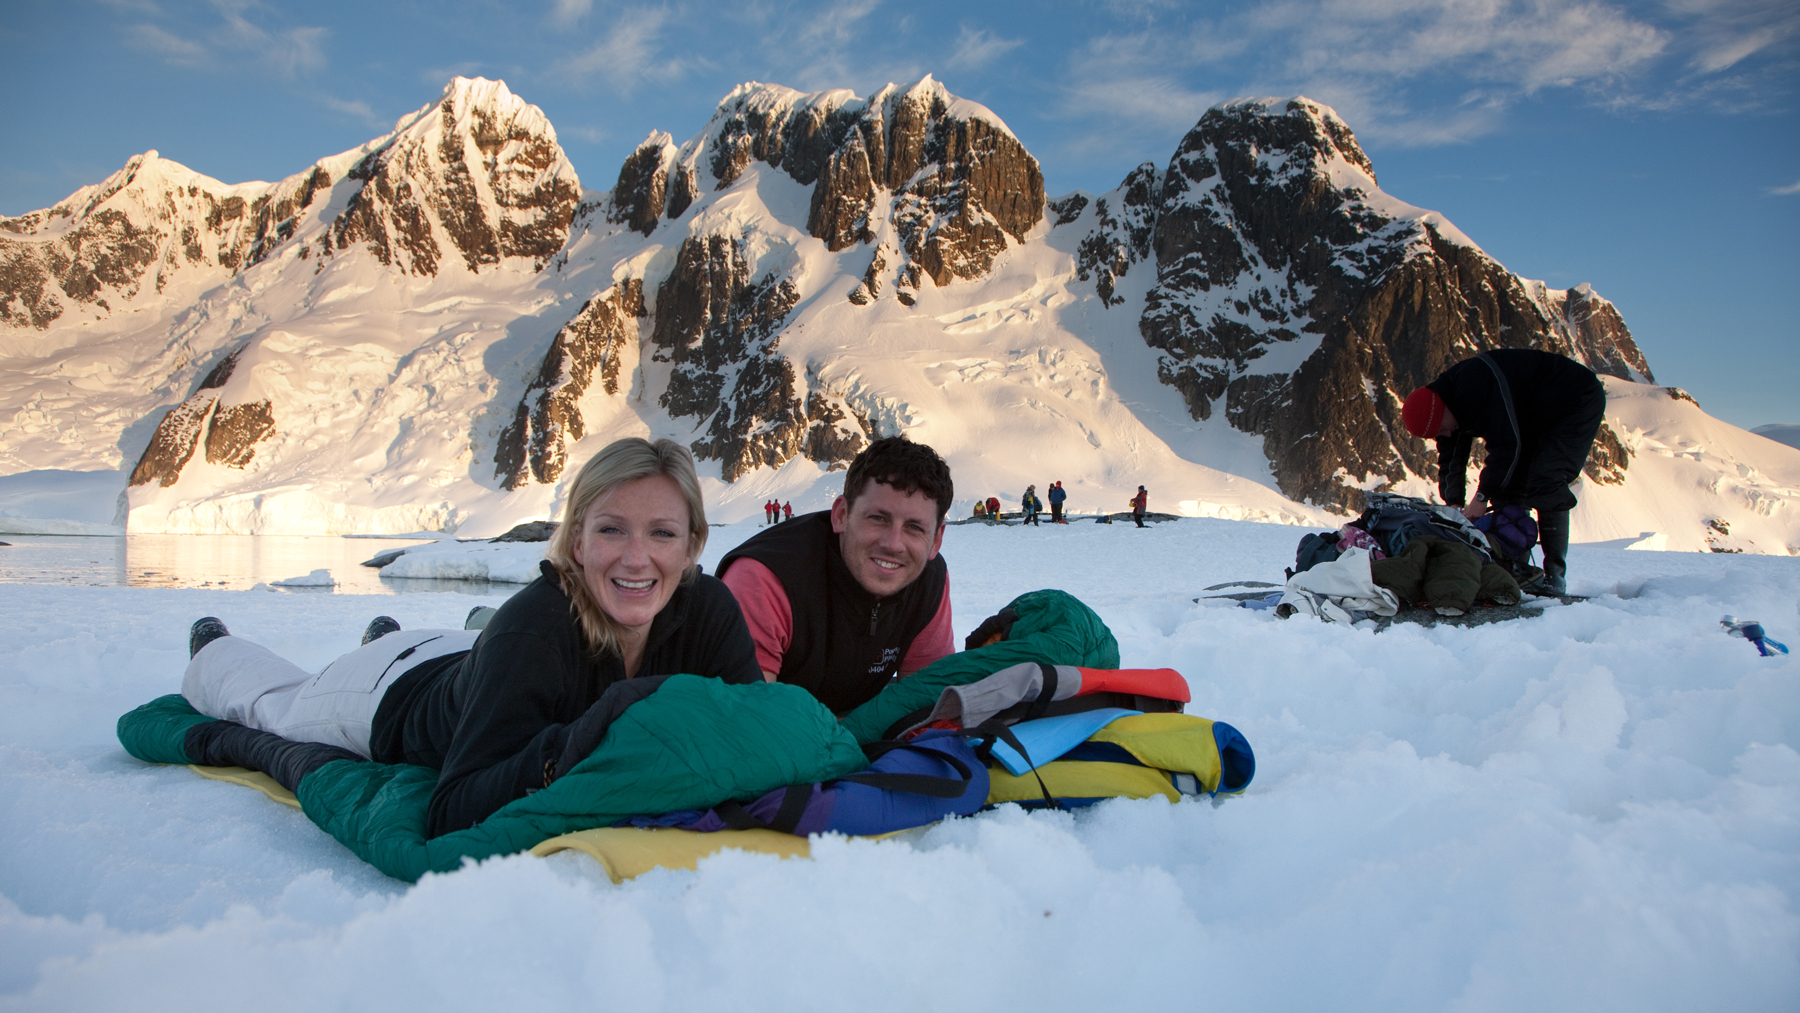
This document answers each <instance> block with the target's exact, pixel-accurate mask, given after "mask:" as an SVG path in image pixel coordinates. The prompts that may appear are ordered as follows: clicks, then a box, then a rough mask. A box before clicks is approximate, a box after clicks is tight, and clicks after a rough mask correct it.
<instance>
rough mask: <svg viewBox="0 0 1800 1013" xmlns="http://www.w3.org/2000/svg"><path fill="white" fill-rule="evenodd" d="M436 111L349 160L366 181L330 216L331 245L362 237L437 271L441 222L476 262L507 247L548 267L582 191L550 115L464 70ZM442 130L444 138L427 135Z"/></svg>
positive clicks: (398, 261) (469, 263)
mask: <svg viewBox="0 0 1800 1013" xmlns="http://www.w3.org/2000/svg"><path fill="white" fill-rule="evenodd" d="M431 118H435V120H434V121H432V122H424V121H422V122H421V124H419V125H415V127H413V128H409V129H408V130H407V131H405V132H402V133H401V134H398V135H396V136H395V138H394V139H393V140H392V141H391V142H389V143H388V144H387V145H386V146H385V147H383V148H381V149H380V150H377V151H374V152H371V153H370V154H369V155H368V156H367V157H365V158H364V159H363V160H362V161H360V162H358V163H357V164H356V166H355V167H354V168H352V169H351V170H350V173H349V178H350V179H352V180H358V181H362V186H361V187H360V188H359V189H358V190H357V191H356V194H355V196H353V197H352V198H351V199H350V202H349V206H348V207H347V208H345V210H344V212H343V213H342V214H341V215H339V216H338V218H337V219H336V220H335V221H334V222H333V223H332V245H334V246H335V248H336V249H338V250H346V249H349V248H350V247H351V246H352V245H353V244H360V245H362V246H363V247H365V248H366V249H367V250H368V251H369V252H370V253H371V254H372V255H373V256H374V257H375V258H376V259H377V260H379V261H380V262H381V263H382V264H383V265H384V266H391V267H394V268H397V269H399V270H401V271H405V272H407V273H410V274H415V275H435V274H437V272H438V270H439V265H440V263H441V261H442V259H443V257H444V256H445V253H444V251H443V250H442V249H441V248H440V247H439V245H438V241H437V238H436V235H435V233H434V229H433V225H434V223H435V225H436V227H437V229H441V230H442V231H443V233H444V234H445V235H446V236H447V237H448V238H449V240H450V242H451V244H452V246H453V247H454V248H455V252H456V253H458V254H460V255H461V257H462V261H463V263H464V265H465V266H466V267H467V268H468V269H469V270H470V271H478V270H480V269H481V268H482V267H484V266H487V265H490V264H495V263H498V262H499V261H500V260H502V259H505V258H509V257H523V258H529V259H531V260H532V261H533V262H534V266H535V267H536V268H537V269H542V268H543V266H544V265H545V264H546V263H548V262H549V260H550V258H551V257H553V256H555V255H556V253H557V251H559V250H561V249H562V246H563V243H564V242H565V241H566V240H567V239H568V235H569V222H570V220H571V219H572V218H573V217H574V214H575V209H576V207H577V206H578V205H579V203H580V197H581V195H580V186H579V183H578V181H576V180H575V178H574V175H573V172H572V171H568V172H565V171H562V169H563V168H565V167H566V163H564V162H563V159H562V149H561V148H560V147H559V146H558V145H557V143H556V140H555V137H554V135H553V134H552V133H551V132H550V130H549V124H548V122H547V121H544V120H543V119H542V116H541V114H539V113H538V112H537V111H536V110H535V109H533V108H532V107H530V106H527V105H525V104H524V103H523V102H520V101H518V100H517V99H515V98H513V97H512V95H511V94H510V93H508V92H505V90H504V88H503V87H502V86H499V85H497V84H495V83H492V82H476V81H466V80H464V79H461V78H459V79H457V80H456V81H453V82H451V84H450V86H449V87H448V88H446V89H445V92H444V97H443V99H442V100H440V102H439V103H438V107H437V109H436V110H435V111H434V112H433V113H432V114H431V117H428V119H431ZM434 131H435V133H436V134H437V137H438V142H437V144H436V145H430V144H427V143H425V138H427V137H429V136H431V134H432V133H433V132H434ZM490 201H491V207H490ZM322 252H329V247H328V248H327V249H326V250H324V251H322Z"/></svg>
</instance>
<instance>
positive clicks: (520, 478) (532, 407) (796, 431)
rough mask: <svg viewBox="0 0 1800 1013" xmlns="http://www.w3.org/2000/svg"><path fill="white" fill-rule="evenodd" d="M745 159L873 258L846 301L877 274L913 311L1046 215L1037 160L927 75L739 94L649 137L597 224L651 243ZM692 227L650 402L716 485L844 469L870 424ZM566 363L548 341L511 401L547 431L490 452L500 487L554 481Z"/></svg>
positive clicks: (744, 272)
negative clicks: (704, 116)
mask: <svg viewBox="0 0 1800 1013" xmlns="http://www.w3.org/2000/svg"><path fill="white" fill-rule="evenodd" d="M756 163H761V164H763V165H766V166H768V167H769V168H771V169H775V170H779V171H781V172H782V173H783V174H785V175H786V176H787V177H788V178H790V179H792V180H793V181H794V182H795V183H798V184H801V185H803V186H808V187H811V188H812V196H811V200H810V204H809V210H808V213H807V219H806V222H805V229H806V232H807V234H808V235H810V236H812V237H813V238H815V239H819V240H822V241H823V242H824V244H825V249H826V250H828V251H830V252H834V253H835V252H840V251H844V250H847V249H851V248H853V247H858V246H864V247H872V248H873V249H872V252H871V255H870V261H869V266H868V269H867V270H866V271H865V272H864V277H863V284H862V285H861V286H859V287H858V288H856V289H854V290H852V291H851V293H850V294H849V298H850V299H851V300H852V301H858V300H860V302H861V303H862V304H865V305H866V304H867V303H868V302H869V301H870V300H871V299H872V298H874V296H875V294H877V293H879V292H880V291H881V289H882V286H883V283H884V281H885V280H887V279H893V281H894V285H895V286H896V289H895V290H896V294H897V298H899V299H900V301H901V302H903V303H906V304H909V305H910V304H911V303H912V302H913V301H914V299H915V294H916V293H917V291H918V289H919V286H920V285H922V284H924V283H925V281H926V279H929V280H930V282H931V284H932V285H934V286H945V285H950V284H952V283H954V282H956V281H958V280H969V279H976V278H981V277H983V276H984V275H986V274H987V272H988V271H989V269H990V268H991V267H992V265H993V262H994V258H995V257H997V256H998V255H999V254H1000V253H1002V252H1003V251H1005V250H1006V248H1007V245H1008V243H1009V242H1011V243H1012V244H1013V245H1015V246H1017V245H1018V244H1020V243H1023V242H1024V241H1025V237H1026V234H1027V233H1028V232H1030V231H1031V229H1032V228H1033V227H1034V226H1036V225H1037V224H1038V222H1039V221H1040V220H1041V219H1042V218H1043V214H1044V206H1045V205H1044V179H1043V173H1042V172H1041V171H1040V169H1039V167H1038V163H1037V160H1036V159H1034V158H1032V157H1031V155H1030V154H1029V153H1028V152H1026V150H1025V148H1024V146H1023V145H1021V144H1020V143H1019V141H1018V139H1017V138H1015V137H1014V136H1013V135H1012V133H1011V132H1010V131H1008V130H1007V129H1006V127H1005V126H1004V125H1003V124H1000V123H999V122H998V120H997V119H996V118H994V117H993V115H992V114H991V113H989V112H988V111H987V110H985V109H982V108H981V107H979V106H976V105H974V104H973V103H968V102H964V101H962V100H960V99H957V98H956V97H955V96H953V95H951V94H950V93H949V92H948V91H946V90H945V89H944V87H943V85H941V84H939V83H937V82H936V81H933V80H932V79H931V78H929V77H926V78H924V79H923V80H921V81H920V82H918V83H917V84H915V85H913V86H911V87H909V88H906V89H904V90H902V89H899V88H896V87H894V86H892V85H889V86H888V87H886V88H883V89H882V90H880V91H878V92H876V93H875V94H874V95H871V96H869V97H868V98H866V99H863V98H857V97H856V96H855V95H853V94H852V93H850V92H847V91H833V92H822V93H817V94H811V95H807V94H801V93H799V92H794V91H791V90H788V89H785V88H778V87H770V86H764V85H745V86H743V87H740V88H738V89H737V90H735V91H733V92H732V93H731V94H730V95H728V96H727V97H726V98H725V100H724V101H723V102H721V103H720V105H719V108H718V111H717V112H716V113H715V114H714V116H713V118H712V121H711V122H710V123H709V124H708V125H707V127H706V129H705V130H703V131H702V132H701V134H700V135H699V136H698V137H696V138H695V139H694V140H692V141H689V142H688V143H687V144H685V145H683V146H681V147H679V148H678V147H676V146H675V144H674V143H673V141H672V140H671V139H670V137H669V135H667V134H662V133H657V134H652V135H651V136H650V138H649V139H647V140H646V141H645V142H644V143H643V144H642V145H640V146H639V147H638V149H637V150H636V151H635V152H633V154H632V155H631V156H630V157H628V158H627V159H626V160H625V164H624V165H623V166H622V167H621V168H620V170H619V177H618V181H617V183H616V185H615V186H614V187H613V190H612V193H611V195H610V200H609V203H608V207H607V209H606V212H605V214H604V216H603V220H604V222H605V223H607V224H610V225H614V226H623V227H624V228H626V229H629V230H630V231H632V232H634V233H637V234H639V235H642V236H645V237H653V236H655V235H656V233H657V229H658V227H659V225H660V224H661V223H663V222H664V221H668V222H674V221H678V220H679V219H681V218H682V216H683V215H684V214H686V213H687V211H688V210H689V209H690V208H691V207H693V206H694V204H695V202H696V201H697V200H700V199H701V198H702V197H703V196H708V195H716V194H719V193H722V192H724V191H726V190H729V189H730V188H731V187H732V186H733V185H734V184H736V183H737V182H738V181H739V180H740V178H741V177H743V175H744V173H745V171H746V170H747V169H749V168H750V167H751V166H752V165H753V164H756ZM701 228H702V229H703V231H697V232H690V233H689V234H688V235H687V236H686V237H685V238H683V239H681V240H680V241H679V244H678V247H677V250H676V255H675V258H674V265H673V267H672V269H671V270H670V271H669V273H668V274H667V276H666V277H664V278H663V279H662V280H661V282H660V283H659V284H658V286H657V288H656V295H655V298H654V300H653V306H654V309H653V312H651V313H650V316H651V317H652V318H653V319H652V320H651V321H650V323H649V327H648V334H647V335H646V338H647V340H648V342H649V346H650V347H651V348H652V349H653V352H652V354H651V359H652V360H653V361H656V362H667V363H670V364H672V369H671V370H670V372H669V374H668V381H667V387H666V389H664V390H663V391H662V392H661V393H660V394H659V395H658V398H657V404H658V405H659V406H660V407H662V408H663V409H665V410H666V411H667V412H668V414H669V416H670V417H671V418H674V419H692V420H695V424H696V427H697V429H699V430H700V432H701V435H700V437H699V438H698V439H695V440H693V441H692V446H693V450H694V453H695V454H696V455H698V456H699V457H700V458H701V459H702V460H715V461H718V462H719V466H720V469H721V474H722V476H723V477H724V479H725V480H726V481H728V482H730V481H735V480H736V479H737V478H738V477H739V476H741V475H743V474H745V473H747V472H749V471H753V470H755V469H757V468H763V467H768V468H775V467H780V466H781V465H782V464H784V463H785V462H787V461H789V460H792V459H794V458H795V457H803V458H805V459H807V460H811V461H816V462H819V463H822V464H825V465H827V466H828V467H842V466H844V465H845V464H847V463H848V462H849V461H850V459H852V458H853V457H855V456H856V454H857V452H858V451H860V450H861V449H862V446H863V444H864V440H865V438H866V437H867V436H868V435H869V434H871V433H873V432H874V427H873V425H872V423H871V422H870V421H869V420H868V419H867V418H865V417H861V416H859V415H858V414H857V413H856V411H855V410H854V409H853V408H850V407H848V406H847V405H845V404H844V402H843V400H842V398H841V397H837V396H834V395H833V394H832V393H831V392H829V391H825V390H822V389H820V388H819V387H818V386H817V385H815V384H811V383H809V382H808V380H807V378H806V376H805V370H804V369H803V368H796V366H795V364H794V362H793V361H792V360H791V359H789V358H788V357H787V356H786V355H784V354H782V352H781V351H780V350H779V349H778V347H777V346H778V344H779V338H780V332H781V330H782V328H783V325H784V324H785V322H786V321H787V318H788V316H789V314H790V313H791V312H792V311H793V309H794V307H795V305H796V304H797V303H798V302H799V299H800V296H799V292H798V289H797V288H796V286H795V284H794V281H793V280H792V279H787V278H782V277H778V276H776V275H775V274H768V275H765V276H762V277H754V278H753V277H752V276H751V266H752V265H751V263H750V261H749V260H748V259H747V258H746V257H745V253H744V250H745V245H746V241H747V237H746V235H745V230H744V229H743V228H742V227H741V225H739V224H737V223H730V224H727V225H726V226H725V227H724V228H722V229H721V228H706V227H701ZM755 231H759V230H755ZM883 237H891V239H892V243H891V244H889V243H884V242H882V238H883ZM587 312H589V310H587V309H584V310H583V313H584V314H585V313H587ZM640 315H641V314H640ZM580 320H581V318H580V317H578V318H577V321H575V322H572V323H571V324H570V327H577V326H578V325H580ZM583 326H585V325H583ZM565 333H566V329H565ZM570 356H571V353H570V352H569V351H568V348H567V343H566V342H565V341H564V338H563V335H558V338H557V341H556V342H555V343H553V344H552V347H551V348H550V350H549V353H548V355H547V356H546V358H545V359H544V362H543V365H542V367H541V369H540V370H539V380H538V381H537V382H536V383H534V384H533V386H532V387H531V389H530V390H528V391H527V392H526V394H525V398H524V400H522V401H521V403H520V405H519V408H518V417H519V418H520V419H526V418H527V417H529V418H530V419H539V418H542V419H544V420H545V421H544V423H543V424H541V425H538V426H537V428H534V429H531V430H530V431H531V433H532V437H531V441H530V446H529V448H528V449H526V448H525V445H524V444H523V443H521V442H520V435H519V434H522V433H524V432H525V431H526V427H525V423H516V424H515V425H514V426H513V427H511V428H509V429H508V430H507V432H506V434H504V435H503V436H502V438H501V440H500V443H499V445H498V447H497V448H496V451H495V458H494V461H495V467H496V473H497V475H498V476H499V478H500V481H501V482H502V484H503V485H504V486H505V487H507V488H517V487H518V486H519V485H521V484H523V483H524V482H526V481H527V480H528V476H529V479H530V480H535V481H538V482H554V481H555V480H556V478H557V477H558V476H560V475H561V473H562V469H561V464H560V462H561V461H563V460H564V458H565V450H564V449H563V447H564V445H565V444H566V442H568V441H569V440H571V439H579V438H580V434H581V433H583V432H585V431H586V428H585V426H584V424H583V423H582V421H581V418H580V414H579V412H580V409H579V407H578V403H579V401H580V399H581V397H582V396H584V394H585V392H586V390H587V383H588V381H587V380H586V379H584V378H583V377H582V374H581V373H580V371H579V370H578V369H574V368H571V366H570V365H567V364H572V363H575V362H577V361H579V357H575V358H571V357H570ZM615 361H616V359H615ZM552 405H555V406H557V407H555V408H554V409H553V408H552V407H551V406H552ZM552 416H554V417H555V418H557V419H560V420H561V421H560V422H555V423H553V422H551V421H550V419H551V418H552Z"/></svg>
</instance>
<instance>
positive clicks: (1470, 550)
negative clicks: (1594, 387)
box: [1244, 493, 1543, 623]
mask: <svg viewBox="0 0 1800 1013" xmlns="http://www.w3.org/2000/svg"><path fill="white" fill-rule="evenodd" d="M1366 503H1367V506H1366V508H1365V509H1364V510H1363V513H1362V516H1361V517H1358V518H1357V519H1356V520H1354V521H1352V522H1350V523H1349V524H1346V525H1344V526H1343V527H1342V528H1339V529H1338V530H1336V531H1329V532H1324V533H1315V534H1309V535H1307V536H1305V537H1304V538H1302V539H1300V546H1299V549H1298V550H1297V551H1296V553H1295V557H1294V567H1293V569H1290V570H1288V571H1287V586H1286V587H1285V588H1284V589H1283V590H1282V591H1281V592H1279V593H1278V594H1270V595H1267V596H1266V597H1264V598H1262V599H1257V600H1252V601H1247V602H1245V603H1244V604H1245V605H1246V606H1248V607H1250V608H1274V609H1275V614H1276V615H1278V616H1280V617H1281V618H1283V619H1286V618H1287V617H1289V616H1292V615H1294V614H1296V613H1305V614H1307V615H1311V616H1316V617H1318V618H1320V619H1323V620H1325V621H1327V622H1341V623H1354V622H1357V621H1359V620H1362V619H1369V618H1378V617H1379V618H1386V617H1391V616H1393V615H1395V614H1397V613H1398V612H1399V611H1400V610H1401V609H1402V608H1404V607H1408V606H1412V607H1417V608H1425V609H1430V610H1432V611H1433V612H1435V613H1436V614H1437V615H1440V616H1461V615H1464V614H1465V613H1467V612H1469V610H1470V609H1472V608H1474V607H1475V606H1476V605H1477V604H1483V605H1517V604H1519V602H1520V601H1521V600H1522V598H1523V592H1521V590H1520V586H1521V585H1526V586H1529V585H1530V584H1531V583H1532V581H1534V580H1536V579H1537V578H1538V577H1539V576H1541V575H1542V573H1543V571H1542V570H1541V569H1539V568H1538V567H1536V566H1534V565H1532V563H1531V549H1532V546H1533V545H1535V544H1536V543H1537V535H1538V532H1537V523H1536V522H1535V521H1534V520H1532V517H1531V512H1530V511H1529V510H1526V509H1524V508H1522V507H1516V506H1508V507H1501V508H1500V509H1498V510H1495V511H1493V512H1491V513H1489V514H1487V515H1486V516H1484V517H1481V518H1480V519H1478V520H1474V521H1471V520H1469V519H1468V518H1467V517H1464V516H1463V513H1462V511H1461V510H1459V509H1458V508H1456V507H1453V506H1444V505H1442V504H1435V503H1429V502H1427V501H1425V500H1422V499H1419V498H1417V497H1413V496H1401V495H1398V494H1395V493H1371V494H1369V496H1368V498H1367V500H1366Z"/></svg>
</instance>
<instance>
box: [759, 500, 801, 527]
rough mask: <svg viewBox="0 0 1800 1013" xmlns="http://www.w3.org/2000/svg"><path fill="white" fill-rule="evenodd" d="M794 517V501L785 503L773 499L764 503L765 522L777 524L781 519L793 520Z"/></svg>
mask: <svg viewBox="0 0 1800 1013" xmlns="http://www.w3.org/2000/svg"><path fill="white" fill-rule="evenodd" d="M793 519H794V504H793V502H792V501H789V502H787V503H783V502H781V501H780V500H778V499H772V500H770V501H768V502H767V503H764V504H763V523H764V524H776V523H779V522H781V521H791V520H793Z"/></svg>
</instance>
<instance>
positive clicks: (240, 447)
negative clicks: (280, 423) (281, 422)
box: [206, 401, 275, 468]
mask: <svg viewBox="0 0 1800 1013" xmlns="http://www.w3.org/2000/svg"><path fill="white" fill-rule="evenodd" d="M273 435H275V413H274V411H273V406H272V405H271V404H270V403H269V402H268V401H252V402H249V403H247V404H236V405H220V406H219V407H218V409H217V410H216V411H214V412H213V416H212V419H211V421H210V422H209V423H208V424H207V427H206V463H208V464H219V465H224V466H225V467H227V468H242V467H243V466H244V465H246V464H249V463H250V459H251V458H252V457H255V456H256V444H258V443H261V442H262V441H263V440H266V439H268V438H269V437H271V436H273Z"/></svg>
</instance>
